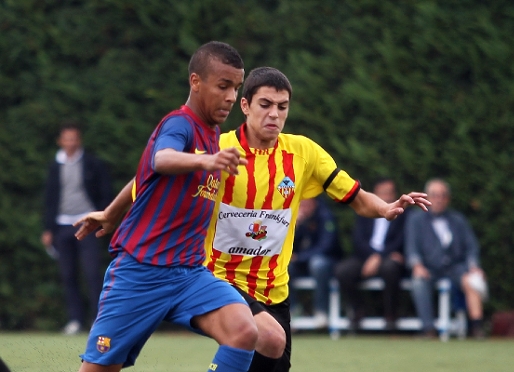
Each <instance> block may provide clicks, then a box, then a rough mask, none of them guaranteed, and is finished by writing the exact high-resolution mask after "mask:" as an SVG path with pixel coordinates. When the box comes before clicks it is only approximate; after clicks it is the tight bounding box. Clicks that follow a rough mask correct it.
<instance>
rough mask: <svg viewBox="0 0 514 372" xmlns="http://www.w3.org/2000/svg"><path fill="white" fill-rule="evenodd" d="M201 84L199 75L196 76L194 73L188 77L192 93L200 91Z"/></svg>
mask: <svg viewBox="0 0 514 372" xmlns="http://www.w3.org/2000/svg"><path fill="white" fill-rule="evenodd" d="M201 82H202V79H200V75H198V74H197V73H196V72H193V73H192V74H191V75H190V76H189V85H190V86H191V90H192V91H193V92H198V91H199V90H200V84H201Z"/></svg>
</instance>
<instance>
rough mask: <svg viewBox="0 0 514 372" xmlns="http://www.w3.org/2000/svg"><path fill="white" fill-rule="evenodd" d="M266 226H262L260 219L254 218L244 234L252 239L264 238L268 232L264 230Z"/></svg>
mask: <svg viewBox="0 0 514 372" xmlns="http://www.w3.org/2000/svg"><path fill="white" fill-rule="evenodd" d="M266 228H267V226H262V221H261V220H255V221H254V222H253V223H252V224H250V226H248V230H249V231H248V232H247V233H246V234H245V236H247V237H248V238H252V239H253V240H263V239H266V237H267V235H268V232H267V231H266Z"/></svg>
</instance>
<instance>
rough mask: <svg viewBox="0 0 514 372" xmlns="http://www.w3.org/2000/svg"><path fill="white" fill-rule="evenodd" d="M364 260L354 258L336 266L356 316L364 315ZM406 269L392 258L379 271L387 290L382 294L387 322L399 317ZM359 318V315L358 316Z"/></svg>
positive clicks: (381, 265)
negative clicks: (362, 287)
mask: <svg viewBox="0 0 514 372" xmlns="http://www.w3.org/2000/svg"><path fill="white" fill-rule="evenodd" d="M364 262H365V261H364V260H362V259H360V258H358V257H356V256H352V257H350V258H348V259H346V260H343V261H341V262H340V263H338V264H337V265H336V268H335V276H336V278H337V280H338V281H339V286H340V288H341V292H342V294H343V296H344V298H345V299H346V300H347V301H348V304H349V305H350V306H351V307H352V308H353V310H354V314H359V315H362V311H363V307H362V298H361V295H362V294H361V291H360V290H359V283H360V282H361V281H362V280H363V279H367V278H363V277H362V274H361V271H362V266H363V265H364ZM403 270H404V267H403V265H401V264H399V263H398V262H396V261H394V260H391V259H390V258H383V259H382V262H381V264H380V266H379V269H378V275H377V277H380V278H382V279H383V280H384V283H385V288H384V290H383V292H382V296H383V304H384V317H385V318H386V320H395V319H396V317H397V313H396V312H397V308H398V295H399V292H400V280H401V278H402V275H403ZM357 316H358V315H357Z"/></svg>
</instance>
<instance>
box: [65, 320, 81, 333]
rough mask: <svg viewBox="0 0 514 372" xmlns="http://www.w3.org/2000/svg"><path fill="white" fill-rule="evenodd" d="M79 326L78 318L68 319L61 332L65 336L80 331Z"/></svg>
mask: <svg viewBox="0 0 514 372" xmlns="http://www.w3.org/2000/svg"><path fill="white" fill-rule="evenodd" d="M81 328H82V327H81V325H80V322H79V321H78V320H70V321H69V322H68V323H67V324H66V325H65V326H64V328H63V329H62V334H64V335H67V336H71V335H76V334H77V333H79V332H80V331H81Z"/></svg>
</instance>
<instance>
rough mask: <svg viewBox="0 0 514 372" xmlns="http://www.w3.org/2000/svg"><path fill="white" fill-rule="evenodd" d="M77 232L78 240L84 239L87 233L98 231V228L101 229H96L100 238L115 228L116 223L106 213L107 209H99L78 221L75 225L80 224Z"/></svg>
mask: <svg viewBox="0 0 514 372" xmlns="http://www.w3.org/2000/svg"><path fill="white" fill-rule="evenodd" d="M79 225H80V227H79V229H78V230H77V232H75V237H76V238H77V239H78V240H82V239H84V238H85V237H86V236H87V235H89V234H91V233H92V232H94V231H96V230H97V229H98V228H101V229H100V230H98V231H96V234H95V236H96V237H97V238H100V237H102V236H104V235H106V234H108V233H110V232H112V231H113V230H114V228H115V227H116V225H115V224H114V223H113V222H111V221H109V220H108V219H107V217H106V215H105V211H97V212H90V213H88V214H87V215H86V216H84V217H82V218H81V219H80V220H78V221H76V222H75V223H74V224H73V226H75V227H77V226H79Z"/></svg>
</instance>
